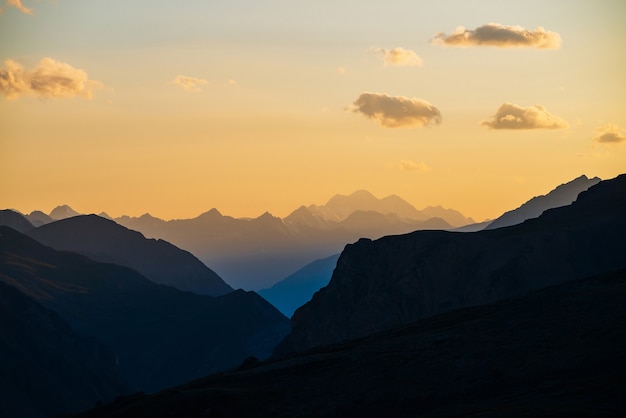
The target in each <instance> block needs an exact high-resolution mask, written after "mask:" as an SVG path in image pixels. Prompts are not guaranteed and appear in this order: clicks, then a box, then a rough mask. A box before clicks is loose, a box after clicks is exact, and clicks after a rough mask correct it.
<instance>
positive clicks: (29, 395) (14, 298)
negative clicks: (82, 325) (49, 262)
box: [0, 237, 130, 418]
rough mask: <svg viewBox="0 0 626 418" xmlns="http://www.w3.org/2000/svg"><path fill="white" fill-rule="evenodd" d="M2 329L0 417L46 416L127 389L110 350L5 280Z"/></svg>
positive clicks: (1, 291) (2, 285)
mask: <svg viewBox="0 0 626 418" xmlns="http://www.w3.org/2000/svg"><path fill="white" fill-rule="evenodd" d="M1 239H3V237H0V240H1ZM3 261H6V260H3ZM0 327H1V329H2V337H1V338H0V353H2V355H0V370H1V372H0V416H3V417H13V418H18V417H25V418H26V417H28V418H33V417H50V416H53V415H57V414H61V413H68V412H76V411H79V410H84V409H87V408H93V406H94V405H95V404H96V402H99V401H102V402H110V401H112V400H113V399H114V398H115V397H116V396H118V395H121V394H126V393H130V392H129V389H128V387H127V386H126V385H125V384H124V382H123V380H122V378H121V375H120V373H119V370H118V368H117V366H116V358H115V354H114V353H113V352H112V351H110V350H109V349H108V348H107V347H105V346H104V345H103V344H101V343H99V342H98V341H96V340H94V339H93V338H91V339H90V338H85V337H81V336H79V335H77V334H76V333H75V332H74V331H72V329H71V328H70V326H69V325H68V324H67V323H66V322H65V321H64V320H63V319H62V318H61V317H60V316H59V315H57V314H56V313H54V312H52V311H50V310H48V309H46V308H44V307H43V306H41V305H40V304H39V303H37V302H35V300H33V299H31V298H30V297H28V296H26V295H25V294H23V293H22V292H20V291H19V290H17V289H16V288H14V287H12V286H9V285H7V284H5V283H3V282H0Z"/></svg>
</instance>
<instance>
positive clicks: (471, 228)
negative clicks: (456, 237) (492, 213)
mask: <svg viewBox="0 0 626 418" xmlns="http://www.w3.org/2000/svg"><path fill="white" fill-rule="evenodd" d="M491 222H493V221H492V220H488V221H484V222H476V223H475V224H469V225H465V226H460V227H458V228H454V229H452V230H451V231H454V232H478V231H482V230H483V229H485V228H486V227H487V226H488V225H489V224H490V223H491Z"/></svg>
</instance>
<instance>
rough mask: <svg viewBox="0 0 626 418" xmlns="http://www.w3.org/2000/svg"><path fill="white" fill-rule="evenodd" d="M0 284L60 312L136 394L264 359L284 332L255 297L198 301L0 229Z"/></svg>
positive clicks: (284, 324) (239, 294)
mask: <svg viewBox="0 0 626 418" xmlns="http://www.w3.org/2000/svg"><path fill="white" fill-rule="evenodd" d="M0 234H1V235H0V280H1V281H3V282H5V283H7V284H9V285H11V286H14V287H16V288H17V289H19V290H20V291H22V292H23V293H25V294H26V295H28V296H30V297H32V298H33V299H35V300H36V301H38V302H39V303H41V304H42V305H43V306H45V307H46V308H48V309H50V310H52V311H54V312H56V313H58V314H59V315H60V316H61V317H62V318H63V319H64V320H65V321H67V322H68V323H69V324H70V326H71V327H72V329H73V330H74V331H75V332H76V333H78V334H80V335H83V336H90V337H95V338H97V339H99V340H100V341H102V342H104V343H105V344H107V345H108V346H109V347H110V348H111V349H112V350H113V351H114V352H115V354H116V355H117V356H118V358H119V367H120V371H121V373H122V375H123V377H124V378H125V379H126V381H128V382H129V384H130V385H131V387H132V388H133V389H135V390H144V391H153V390H158V389H163V388H165V387H168V386H172V385H175V384H180V383H183V382H185V381H188V380H190V379H192V378H195V377H199V376H203V375H206V374H207V373H210V372H215V371H218V370H224V369H227V368H229V367H233V366H235V365H237V364H239V363H240V362H241V361H242V360H243V359H245V358H247V357H249V356H256V357H258V358H264V357H267V356H269V355H270V353H271V352H272V349H273V348H274V347H275V345H276V344H277V343H278V342H279V341H280V340H281V339H282V338H283V337H284V335H285V334H286V333H287V332H288V330H289V323H288V320H287V318H285V317H284V316H283V315H282V314H280V312H278V311H277V310H276V309H275V308H274V307H273V306H271V305H270V304H269V303H267V302H266V301H265V300H264V299H263V298H261V297H260V296H258V295H257V294H255V293H253V292H244V291H235V292H231V293H229V294H227V295H224V296H220V297H210V296H201V295H197V294H194V293H190V292H182V291H179V290H177V289H174V288H171V287H168V286H163V285H157V284H154V283H152V282H151V281H149V280H148V279H146V278H145V277H143V276H142V275H140V274H139V273H137V272H136V271H135V270H131V269H129V268H127V267H122V266H118V265H114V264H104V263H98V262H95V261H93V260H91V259H88V258H86V257H84V256H81V255H78V254H73V253H68V252H61V251H56V250H53V249H51V248H49V247H46V246H43V245H41V244H39V243H38V242H36V241H35V240H33V239H32V238H29V237H27V236H25V235H22V234H20V233H18V232H16V231H14V230H12V229H10V228H8V227H0Z"/></svg>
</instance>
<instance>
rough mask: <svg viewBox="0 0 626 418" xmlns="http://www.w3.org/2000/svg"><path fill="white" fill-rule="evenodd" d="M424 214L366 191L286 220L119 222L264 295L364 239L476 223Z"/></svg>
mask: <svg viewBox="0 0 626 418" xmlns="http://www.w3.org/2000/svg"><path fill="white" fill-rule="evenodd" d="M425 211H426V212H424V211H419V210H417V209H415V208H414V207H413V206H411V205H410V204H409V203H408V202H406V201H404V200H402V199H401V198H399V197H397V196H389V197H386V198H384V199H378V198H376V197H375V196H373V195H372V194H371V193H369V192H367V191H364V190H361V191H357V192H355V193H353V194H351V195H349V196H341V195H337V196H335V197H333V198H331V199H330V200H329V201H328V203H327V204H325V205H322V206H315V205H311V206H308V207H306V206H301V207H300V208H298V209H296V210H295V211H294V212H292V213H291V214H290V215H289V216H287V217H285V218H284V219H281V218H278V217H275V216H272V215H271V214H269V213H267V212H266V213H264V214H263V215H261V216H259V217H258V218H254V219H236V218H233V217H230V216H224V215H222V214H221V213H220V212H219V211H218V210H217V209H211V210H210V211H208V212H206V213H203V214H202V215H200V216H198V217H197V218H194V219H183V220H171V221H164V220H161V219H158V218H155V217H152V216H150V215H149V214H145V215H143V216H141V217H139V218H131V217H127V216H123V217H120V218H116V219H115V221H116V222H118V223H119V224H121V225H124V226H126V227H127V228H130V229H133V230H136V231H140V232H142V233H143V234H144V235H145V236H147V237H158V238H162V239H165V240H167V241H169V242H172V243H173V244H174V245H177V246H178V247H181V248H185V249H186V250H188V251H191V252H192V253H193V254H194V255H196V256H197V257H198V258H199V259H201V260H202V261H203V262H204V263H205V264H206V265H209V266H211V268H213V269H214V270H215V271H217V272H218V273H219V275H220V276H221V277H223V278H224V280H225V281H226V282H227V283H229V284H230V285H231V286H233V287H235V288H237V287H242V288H245V289H252V290H256V289H263V288H267V287H270V286H271V285H273V284H274V283H276V282H277V280H278V278H281V277H286V276H287V275H289V274H291V273H292V272H294V271H296V270H297V269H298V268H301V267H302V266H304V265H306V264H307V263H309V262H311V261H312V260H315V259H319V258H322V257H326V256H328V254H333V253H338V252H339V251H341V249H342V248H343V246H344V245H345V244H346V243H349V242H353V241H355V240H357V239H358V238H360V237H363V236H367V237H372V238H376V237H379V236H383V235H387V234H399V233H406V232H409V231H414V230H416V229H448V228H451V226H452V225H459V224H460V225H464V224H467V223H470V222H472V220H471V219H468V218H465V217H464V216H463V215H461V214H460V213H459V212H457V211H454V210H450V209H443V208H441V207H431V208H427V209H425Z"/></svg>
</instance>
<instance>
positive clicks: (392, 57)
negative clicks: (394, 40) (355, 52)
mask: <svg viewBox="0 0 626 418" xmlns="http://www.w3.org/2000/svg"><path fill="white" fill-rule="evenodd" d="M368 52H369V53H370V54H376V55H379V56H381V57H382V58H383V60H384V62H385V66H387V65H397V66H403V67H419V66H420V65H422V59H421V58H420V57H418V56H417V54H416V53H415V52H413V51H411V50H408V49H404V48H393V49H384V48H370V49H368Z"/></svg>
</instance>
